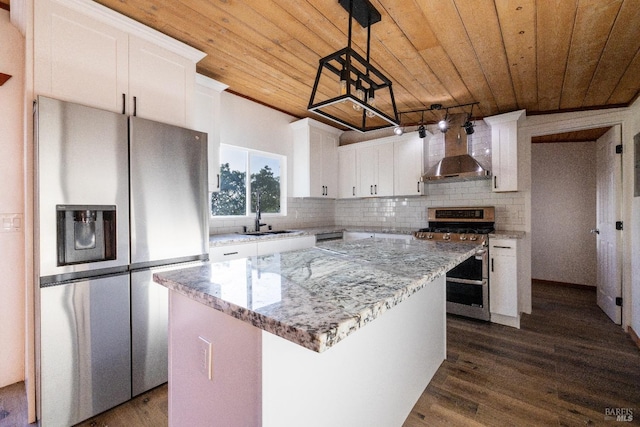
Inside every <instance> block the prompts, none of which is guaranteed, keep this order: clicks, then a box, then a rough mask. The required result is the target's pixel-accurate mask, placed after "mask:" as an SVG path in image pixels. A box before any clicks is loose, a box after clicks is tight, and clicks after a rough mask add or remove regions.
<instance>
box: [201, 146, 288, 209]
mask: <svg viewBox="0 0 640 427" xmlns="http://www.w3.org/2000/svg"><path fill="white" fill-rule="evenodd" d="M223 147H229V148H230V149H233V150H238V151H242V152H244V156H245V167H246V175H245V200H246V201H247V203H246V209H245V214H244V215H214V214H213V211H212V209H211V198H212V197H213V194H214V192H209V202H208V203H209V206H208V209H209V217H210V218H211V219H241V218H251V217H253V216H255V214H256V213H255V210H254V206H252V204H251V156H252V155H259V156H262V157H267V158H271V159H276V160H278V161H279V162H280V212H277V213H273V212H270V213H267V212H262V213H261V216H262V217H263V218H265V217H266V218H269V217H271V218H276V217H286V216H287V156H286V155H284V154H278V153H272V152H268V151H262V150H256V149H253V148H247V147H241V146H238V145H232V144H224V143H221V144H220V146H219V148H218V166H217V167H218V173H220V166H221V165H222V164H223V159H222V149H223Z"/></svg>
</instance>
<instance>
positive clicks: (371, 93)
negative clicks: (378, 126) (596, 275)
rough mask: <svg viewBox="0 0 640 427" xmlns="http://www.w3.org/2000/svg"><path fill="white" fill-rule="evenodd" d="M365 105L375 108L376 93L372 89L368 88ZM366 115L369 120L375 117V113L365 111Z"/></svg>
mask: <svg viewBox="0 0 640 427" xmlns="http://www.w3.org/2000/svg"><path fill="white" fill-rule="evenodd" d="M367 104H369V105H370V106H371V107H375V106H376V91H375V89H373V88H369V94H368V96H367ZM366 114H367V117H369V118H371V117H374V116H375V115H376V113H374V112H373V111H371V110H367V111H366Z"/></svg>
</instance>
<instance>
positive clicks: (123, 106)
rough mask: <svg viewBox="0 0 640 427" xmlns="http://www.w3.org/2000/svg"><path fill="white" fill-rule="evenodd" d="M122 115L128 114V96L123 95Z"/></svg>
mask: <svg viewBox="0 0 640 427" xmlns="http://www.w3.org/2000/svg"><path fill="white" fill-rule="evenodd" d="M122 114H127V95H126V94H124V93H123V94H122Z"/></svg>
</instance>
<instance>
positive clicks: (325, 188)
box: [324, 185, 329, 196]
mask: <svg viewBox="0 0 640 427" xmlns="http://www.w3.org/2000/svg"><path fill="white" fill-rule="evenodd" d="M324 195H325V196H328V195H329V187H328V186H326V185H325V186H324Z"/></svg>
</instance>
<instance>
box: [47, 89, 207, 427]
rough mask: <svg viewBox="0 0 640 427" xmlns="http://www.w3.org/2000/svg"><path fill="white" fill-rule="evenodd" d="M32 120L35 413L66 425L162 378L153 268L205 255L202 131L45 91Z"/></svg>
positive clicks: (163, 323) (160, 300)
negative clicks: (61, 98)
mask: <svg viewBox="0 0 640 427" xmlns="http://www.w3.org/2000/svg"><path fill="white" fill-rule="evenodd" d="M35 123H36V144H37V147H36V150H35V153H36V175H37V176H36V181H35V182H36V194H37V197H36V213H37V222H36V236H37V239H36V257H37V258H38V260H37V265H38V266H39V277H40V280H39V288H38V292H37V293H36V294H37V298H36V303H37V305H38V307H37V313H38V317H39V319H38V322H37V331H36V333H37V335H36V337H37V349H38V356H37V364H38V368H37V372H38V388H37V389H38V414H39V419H40V422H41V425H43V426H61V425H73V424H76V423H78V422H80V421H83V420H85V419H87V418H89V417H91V416H93V415H95V414H98V413H100V412H103V411H105V410H107V409H109V408H112V407H114V406H116V405H118V404H120V403H122V402H124V401H126V400H129V399H130V398H131V397H133V396H135V395H137V394H140V393H142V392H144V391H146V390H148V389H150V388H153V387H155V386H157V385H160V384H162V383H164V382H166V380H167V316H168V308H167V291H166V289H165V288H163V287H161V286H160V285H157V284H155V283H153V281H152V278H151V276H152V274H153V272H154V270H155V269H169V268H176V266H180V265H184V264H183V263H190V262H201V260H206V259H208V244H207V243H208V209H207V183H206V177H207V144H206V140H207V138H206V137H207V136H206V134H204V133H202V132H197V131H192V130H188V129H184V128H179V127H176V126H171V125H167V124H163V123H157V122H153V121H150V120H145V119H141V118H139V117H127V116H125V115H121V114H116V113H112V112H109V111H103V110H98V109H95V108H91V107H86V106H82V105H78V104H74V103H69V102H63V101H59V100H55V99H51V98H46V97H39V98H38V101H37V109H36V120H35ZM181 263H182V264H181Z"/></svg>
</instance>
